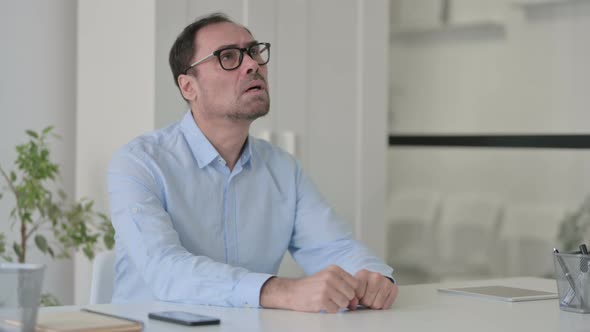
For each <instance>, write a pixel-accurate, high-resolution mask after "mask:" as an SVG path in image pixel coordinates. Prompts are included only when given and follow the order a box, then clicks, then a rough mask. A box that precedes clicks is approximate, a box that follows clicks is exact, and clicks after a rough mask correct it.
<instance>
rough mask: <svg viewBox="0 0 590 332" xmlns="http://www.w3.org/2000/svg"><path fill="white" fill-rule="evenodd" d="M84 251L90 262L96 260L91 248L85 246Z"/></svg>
mask: <svg viewBox="0 0 590 332" xmlns="http://www.w3.org/2000/svg"><path fill="white" fill-rule="evenodd" d="M82 251H83V252H84V255H86V257H87V258H88V259H90V260H92V259H94V251H93V250H92V247H90V246H85V247H84V248H83V249H82Z"/></svg>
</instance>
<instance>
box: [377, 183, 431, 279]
mask: <svg viewBox="0 0 590 332" xmlns="http://www.w3.org/2000/svg"><path fill="white" fill-rule="evenodd" d="M439 201H440V199H439V195H438V194H437V193H435V192H433V191H431V190H420V189H411V190H400V191H396V192H394V193H392V195H391V197H390V199H389V204H388V206H387V225H386V226H387V235H386V236H387V262H388V263H389V264H391V265H392V266H393V267H394V268H395V269H396V271H397V272H396V274H398V275H399V277H400V278H402V279H403V277H405V279H407V281H408V283H419V282H428V281H430V277H431V271H430V269H431V263H432V262H433V260H434V259H435V256H434V255H433V252H434V250H435V246H434V241H433V234H434V233H433V228H434V227H435V224H436V221H437V219H438V213H439ZM401 282H404V281H403V280H401Z"/></svg>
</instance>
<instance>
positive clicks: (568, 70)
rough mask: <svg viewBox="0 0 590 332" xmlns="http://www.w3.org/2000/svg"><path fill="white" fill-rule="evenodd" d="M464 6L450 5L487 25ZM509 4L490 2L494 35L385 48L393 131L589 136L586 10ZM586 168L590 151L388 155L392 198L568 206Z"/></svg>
mask: <svg viewBox="0 0 590 332" xmlns="http://www.w3.org/2000/svg"><path fill="white" fill-rule="evenodd" d="M469 2H470V8H469V10H462V9H464V8H461V4H462V3H463V4H464V3H465V1H463V2H457V7H456V8H455V9H456V10H457V11H459V12H460V13H461V15H463V16H462V20H467V21H469V20H468V19H466V18H465V17H466V16H469V15H473V20H472V21H475V22H484V21H486V19H482V17H485V15H486V6H484V5H485V4H489V3H490V1H487V0H477V1H476V0H473V1H469ZM514 2H515V1H510V0H495V1H494V15H493V16H494V17H495V18H501V20H498V21H497V22H498V23H500V24H502V25H501V27H490V26H488V27H483V28H482V27H479V28H474V27H466V28H456V29H454V30H447V31H443V30H442V29H439V30H435V31H431V32H429V33H414V34H412V35H411V36H409V35H408V34H406V35H405V36H404V35H401V36H398V37H399V38H397V39H394V40H393V41H392V53H391V63H392V71H391V72H392V74H391V80H392V84H391V117H390V128H391V130H392V132H394V133H397V134H410V133H412V134H437V133H466V134H469V133H475V134H482V133H484V134H485V133H529V134H533V133H586V134H587V133H588V132H590V112H588V109H589V106H590V94H588V93H587V87H588V86H590V63H589V62H588V59H590V44H589V43H588V42H587V39H588V36H587V34H588V31H590V2H587V1H586V2H584V1H571V2H569V3H567V2H566V1H563V3H562V4H554V5H541V6H534V7H528V9H523V8H521V7H518V6H515V5H514ZM394 16H395V15H394ZM477 17H479V18H477ZM398 26H399V25H398ZM589 166H590V153H589V152H588V151H587V150H549V149H544V150H535V149H472V148H467V149H459V148H409V147H404V148H402V147H394V148H391V149H390V152H389V174H390V176H391V178H390V190H391V191H400V190H404V189H407V188H426V189H429V188H430V189H431V190H433V191H437V192H440V193H442V194H443V195H445V194H448V193H456V192H488V193H494V194H497V195H498V196H500V197H501V198H502V199H503V200H504V201H505V202H507V203H508V204H529V205H559V206H563V207H566V208H567V207H571V206H574V205H576V204H578V203H579V202H580V201H581V200H582V199H583V197H584V196H585V195H587V194H588V193H589V192H590V190H589V189H590V181H589V180H590V178H589V177H588V175H587V173H588V169H589ZM556 222H557V220H556Z"/></svg>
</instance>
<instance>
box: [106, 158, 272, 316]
mask: <svg viewBox="0 0 590 332" xmlns="http://www.w3.org/2000/svg"><path fill="white" fill-rule="evenodd" d="M157 174H159V173H158V169H157V165H155V164H154V163H153V160H152V159H151V158H150V157H149V156H147V154H145V153H144V152H142V151H134V150H131V149H129V148H124V149H123V150H121V151H119V152H118V153H117V154H116V155H115V157H114V158H113V160H112V162H111V164H110V166H109V172H108V190H109V198H110V205H111V216H112V222H113V226H114V228H115V231H116V240H117V246H122V248H123V250H124V252H125V253H126V254H127V256H128V257H129V259H130V260H131V264H132V265H133V266H135V268H136V269H137V270H138V272H139V274H140V275H141V276H142V278H143V279H144V281H145V283H146V284H147V285H148V287H149V288H150V289H151V292H152V294H153V295H154V297H155V298H156V299H157V300H160V301H172V302H181V303H193V304H212V305H222V306H251V307H259V306H260V303H259V301H260V289H261V287H262V286H263V284H264V283H265V282H266V281H267V280H268V279H269V278H270V277H272V275H270V274H264V273H253V272H250V271H248V270H246V269H244V268H240V267H233V266H230V265H228V264H224V263H220V262H216V261H214V260H212V259H210V258H209V257H205V256H196V255H193V254H192V253H190V252H188V251H187V250H186V249H185V248H184V247H183V246H182V244H181V243H180V239H179V236H178V233H177V232H176V230H175V229H174V227H173V224H172V221H171V219H170V215H169V214H168V213H167V212H166V210H165V203H164V202H165V200H164V197H163V188H162V184H161V182H162V181H161V179H160V178H158V176H157Z"/></svg>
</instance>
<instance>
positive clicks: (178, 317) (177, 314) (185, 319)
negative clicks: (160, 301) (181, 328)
mask: <svg viewBox="0 0 590 332" xmlns="http://www.w3.org/2000/svg"><path fill="white" fill-rule="evenodd" d="M148 317H149V318H151V319H158V320H162V321H165V322H170V323H175V324H181V325H188V326H195V325H217V324H219V322H220V321H219V318H215V317H209V316H204V315H198V314H193V313H190V312H184V311H161V312H150V313H149V314H148Z"/></svg>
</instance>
